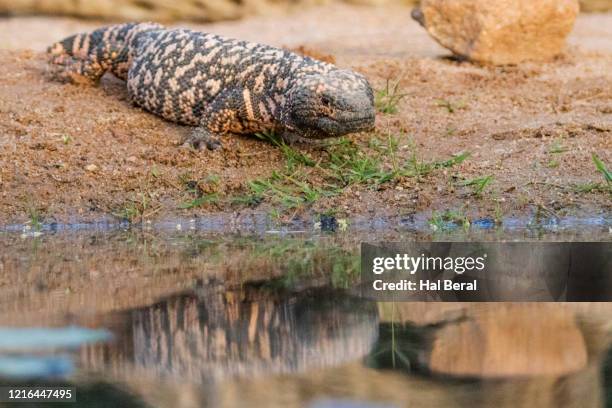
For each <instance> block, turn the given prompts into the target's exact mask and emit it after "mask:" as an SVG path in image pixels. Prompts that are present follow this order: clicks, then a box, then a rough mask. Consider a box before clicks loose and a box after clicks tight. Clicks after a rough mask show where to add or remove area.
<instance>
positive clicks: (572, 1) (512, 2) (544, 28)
mask: <svg viewBox="0 0 612 408" xmlns="http://www.w3.org/2000/svg"><path fill="white" fill-rule="evenodd" d="M578 11H579V5H578V0H496V1H491V0H423V1H422V2H421V5H420V7H419V8H415V9H414V10H413V12H412V17H413V18H414V19H415V20H417V21H419V23H421V25H423V26H424V27H425V29H427V31H428V32H429V34H430V35H431V36H432V37H433V38H434V39H435V40H436V41H437V42H439V43H440V44H441V45H442V46H444V47H446V48H448V49H449V50H451V51H452V52H453V53H455V54H456V55H458V56H461V57H465V58H468V59H470V60H473V61H478V62H484V63H492V64H495V65H506V64H518V63H520V62H523V61H527V60H531V61H546V60H550V59H551V58H553V57H554V56H556V55H558V54H559V53H560V52H561V51H562V49H563V46H564V44H565V38H566V37H567V35H568V34H569V33H570V31H571V30H572V27H573V25H574V21H575V19H576V16H577V14H578Z"/></svg>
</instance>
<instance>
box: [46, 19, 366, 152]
mask: <svg viewBox="0 0 612 408" xmlns="http://www.w3.org/2000/svg"><path fill="white" fill-rule="evenodd" d="M47 55H48V58H49V63H50V65H49V66H50V68H51V69H50V72H51V75H52V77H53V78H54V79H56V80H60V81H64V82H73V83H79V84H83V83H86V84H92V85H96V84H97V83H99V81H100V79H101V77H102V76H103V75H104V74H105V73H107V72H110V73H111V74H113V75H115V76H116V77H118V78H120V79H122V80H124V81H126V84H127V91H128V95H129V98H130V100H131V101H132V102H133V103H134V104H135V105H137V106H140V107H141V108H143V109H144V110H146V111H149V112H151V113H154V114H156V115H158V116H161V117H162V118H164V119H166V120H169V121H172V122H175V123H178V124H182V125H189V126H193V129H192V131H191V134H190V136H189V137H188V138H187V139H186V144H189V145H191V146H193V147H195V148H196V149H198V148H200V147H201V146H206V147H207V148H208V149H210V150H214V149H217V148H219V147H221V138H222V136H224V135H226V134H255V133H258V132H266V131H273V132H276V133H278V134H280V135H281V136H282V137H283V138H284V139H286V140H289V141H295V140H319V139H324V138H329V137H337V136H342V135H346V134H349V133H356V132H361V131H368V130H372V129H373V128H374V122H375V109H374V95H373V91H372V88H371V86H370V84H369V82H368V80H367V79H366V78H365V77H364V76H363V75H361V74H359V73H357V72H354V71H351V70H347V69H341V68H339V67H336V66H335V65H332V64H329V63H325V62H322V61H318V60H315V59H312V58H310V57H306V56H301V55H298V54H296V53H293V52H290V51H288V50H284V49H281V48H275V47H272V46H268V45H264V44H258V43H254V42H248V41H241V40H237V39H232V38H226V37H223V36H220V35H216V34H212V33H203V32H198V31H192V30H188V29H181V28H177V29H169V28H165V27H164V26H162V25H159V24H156V23H125V24H116V25H111V26H107V27H102V28H99V29H97V30H94V31H91V32H89V33H82V34H75V35H72V36H70V37H67V38H65V39H63V40H61V41H59V42H56V43H55V44H53V45H51V46H50V47H49V48H48V49H47Z"/></svg>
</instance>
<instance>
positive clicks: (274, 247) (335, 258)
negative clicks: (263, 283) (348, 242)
mask: <svg viewBox="0 0 612 408" xmlns="http://www.w3.org/2000/svg"><path fill="white" fill-rule="evenodd" d="M250 253H251V257H252V258H251V259H250V260H249V262H253V264H254V265H261V263H262V262H271V263H272V264H275V265H277V266H278V267H280V268H281V269H282V272H283V273H282V275H281V277H280V278H278V279H276V280H274V284H278V285H280V286H282V287H293V286H296V285H298V284H301V283H303V281H305V280H311V279H312V278H313V277H317V276H318V277H323V278H324V279H325V280H327V281H328V282H329V283H330V284H331V285H332V286H333V287H335V288H348V287H349V286H351V285H352V284H354V283H355V282H356V280H357V278H358V275H359V268H360V258H359V256H358V253H357V251H349V250H346V249H343V248H341V247H334V246H331V247H330V246H328V245H326V244H325V243H324V242H322V241H303V240H297V239H296V240H287V239H284V240H281V241H268V242H259V241H253V242H252V243H251V244H250Z"/></svg>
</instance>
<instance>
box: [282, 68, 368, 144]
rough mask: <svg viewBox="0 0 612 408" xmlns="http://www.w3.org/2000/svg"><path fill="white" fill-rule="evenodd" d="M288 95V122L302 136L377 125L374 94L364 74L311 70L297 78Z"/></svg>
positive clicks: (317, 136)
mask: <svg viewBox="0 0 612 408" xmlns="http://www.w3.org/2000/svg"><path fill="white" fill-rule="evenodd" d="M287 97H288V99H287V101H286V104H285V112H284V115H283V116H284V121H285V123H286V125H287V127H288V129H289V130H291V131H292V132H294V133H296V134H298V135H299V136H302V137H305V138H310V139H323V138H327V137H336V136H342V135H346V134H348V133H355V132H361V131H367V130H372V129H373V128H374V119H375V116H376V115H375V109H374V94H373V92H372V88H371V87H370V84H369V83H368V81H367V80H366V79H365V77H363V76H362V75H360V74H357V73H354V72H351V71H346V70H333V71H331V72H327V73H310V74H307V75H304V76H302V77H300V78H299V80H298V81H296V83H295V84H294V85H293V87H292V88H291V90H290V92H289V93H288V94H287Z"/></svg>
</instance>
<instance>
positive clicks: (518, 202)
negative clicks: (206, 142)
mask: <svg viewBox="0 0 612 408" xmlns="http://www.w3.org/2000/svg"><path fill="white" fill-rule="evenodd" d="M409 14H410V10H409V9H408V8H404V7H385V8H364V7H351V6H342V5H337V6H329V7H324V8H313V9H309V10H306V11H302V12H300V13H294V14H291V15H285V16H267V17H256V18H252V19H248V20H244V21H241V22H230V23H218V24H210V25H200V26H193V25H190V27H194V28H198V29H201V30H205V31H213V32H217V33H220V34H225V35H230V36H232V37H237V38H243V39H248V40H254V41H260V42H265V43H269V44H273V45H278V46H288V47H297V46H302V45H303V46H306V47H307V48H308V49H311V50H315V51H316V52H317V53H321V54H329V55H332V56H334V57H335V59H336V61H337V63H338V65H340V66H344V67H350V68H353V69H355V70H358V71H360V72H362V73H364V74H365V75H366V76H367V77H368V78H369V79H370V81H371V83H372V84H373V86H374V88H377V89H381V88H382V87H384V85H385V81H386V80H387V79H391V80H393V81H395V80H399V81H400V82H399V83H400V88H401V92H402V93H405V94H406V97H405V98H403V99H402V100H401V101H400V103H399V105H398V108H399V110H398V112H397V113H395V114H380V115H379V116H378V117H377V132H378V133H379V135H388V134H392V135H396V136H397V137H398V138H399V146H400V147H399V153H398V154H399V155H400V157H403V158H406V159H407V158H408V157H410V156H411V155H412V154H413V153H416V154H417V155H418V156H419V158H420V159H422V160H424V161H431V160H444V159H447V158H449V157H450V156H451V155H453V154H456V153H458V152H464V151H469V152H470V153H471V156H470V157H469V159H468V160H466V161H465V162H464V163H462V164H461V165H458V166H455V167H453V168H449V169H443V170H438V171H435V172H432V173H431V174H429V175H427V176H424V177H422V178H419V179H416V178H398V179H396V180H394V181H393V182H391V183H387V184H385V185H383V186H381V187H380V188H378V189H376V190H373V189H371V188H370V187H368V186H367V185H354V186H352V187H349V188H347V189H345V190H344V191H343V193H342V194H340V195H338V196H335V197H328V198H323V199H321V200H319V201H317V202H316V203H314V204H312V205H310V206H306V207H304V208H303V209H302V210H301V211H302V212H303V213H308V212H309V211H311V210H314V211H328V210H335V211H336V212H339V213H342V214H344V215H347V216H358V215H360V216H363V215H368V214H371V215H374V214H376V215H382V216H387V215H388V216H393V215H403V214H412V213H415V212H429V211H432V210H443V209H447V208H454V209H461V210H462V211H465V212H467V213H470V214H475V215H476V214H477V215H479V216H499V215H500V214H502V215H503V216H507V215H517V214H522V215H524V214H529V213H532V212H534V211H535V209H536V208H540V209H544V210H545V211H546V212H547V213H549V214H556V215H559V216H563V215H568V214H570V215H584V214H602V213H603V214H604V215H609V214H610V209H611V206H610V195H609V191H608V190H606V189H605V188H601V189H591V191H590V192H584V191H582V192H579V191H578V190H579V189H580V187H581V186H582V187H584V186H585V185H589V184H592V183H600V185H603V177H602V175H601V174H600V173H598V172H597V171H596V169H595V166H594V164H593V162H592V159H591V155H592V154H593V153H596V154H598V155H599V157H600V158H601V159H602V160H603V161H604V162H605V163H607V164H608V167H611V163H612V149H611V147H612V141H611V140H612V139H611V138H610V135H611V130H612V14H590V15H581V16H580V17H579V19H578V21H577V24H576V28H575V30H574V32H573V33H572V35H571V37H570V39H569V45H568V47H567V50H566V52H565V53H564V55H562V56H560V57H559V58H558V59H557V60H555V61H553V62H551V63H549V64H524V65H521V66H519V67H506V68H490V67H481V66H476V65H473V64H470V63H459V62H456V61H453V60H451V59H448V58H445V57H446V56H448V52H447V51H445V50H444V49H442V48H441V47H439V46H438V45H437V44H436V43H435V42H434V41H433V40H431V39H430V38H429V37H428V36H427V34H426V33H425V31H424V30H423V29H422V28H420V27H419V26H418V25H417V24H416V23H414V22H413V21H412V20H411V19H410V16H409ZM99 25H100V23H99V22H95V21H87V22H82V21H78V20H73V19H50V18H40V17H31V18H7V19H2V20H0V135H1V137H0V223H2V222H23V221H26V220H27V219H28V218H32V217H33V214H35V215H36V217H39V216H40V217H42V218H44V219H45V220H48V221H53V220H56V221H66V220H96V219H101V218H104V217H108V216H111V215H112V214H117V213H121V212H122V210H123V209H125V208H126V206H127V205H130V204H129V203H132V202H133V200H136V199H137V197H142V194H144V195H146V197H147V200H148V203H147V205H148V208H149V209H153V210H152V211H150V213H149V214H148V215H149V216H150V217H157V218H168V217H170V218H171V217H175V216H180V217H190V216H192V215H204V214H207V213H213V212H215V213H218V212H226V211H243V212H257V211H269V210H271V209H272V208H273V207H274V205H273V204H271V203H269V202H264V203H262V204H260V205H259V206H257V207H255V208H242V207H238V208H237V207H236V206H230V205H229V204H223V203H218V204H212V205H210V204H209V205H204V206H202V207H199V208H195V209H188V210H186V209H180V208H179V206H180V204H181V203H183V202H185V200H188V199H189V198H190V196H189V193H188V192H186V190H185V186H184V185H183V183H182V181H181V180H185V179H192V180H202V179H205V178H206V177H207V176H209V175H211V174H214V175H217V176H218V177H219V180H220V182H219V186H218V187H216V188H217V190H218V192H219V193H220V194H223V195H226V196H231V195H232V194H242V193H244V191H245V189H246V182H247V181H248V180H252V179H254V178H257V177H265V176H268V175H270V174H271V173H272V171H274V170H276V169H279V168H281V167H282V166H283V163H284V159H283V156H282V154H281V153H280V152H279V150H278V149H276V148H274V147H273V146H272V145H270V144H267V143H263V142H261V141H259V140H257V139H255V138H250V137H228V138H227V139H226V141H225V145H224V150H223V151H216V152H208V151H190V150H188V149H184V148H179V147H178V145H179V144H180V141H181V140H182V139H183V138H184V137H185V135H186V134H188V132H189V130H188V128H185V127H181V126H177V125H174V124H172V123H168V122H165V121H163V120H161V119H159V118H157V117H155V116H153V115H151V114H148V113H146V112H144V111H142V110H140V109H138V108H135V107H133V106H132V105H131V104H130V103H129V101H128V100H127V93H126V91H125V89H124V85H123V83H122V82H121V81H119V80H117V79H115V78H112V77H105V78H104V79H103V81H102V84H101V86H100V87H97V88H87V87H78V86H74V85H62V84H58V83H54V82H51V81H49V80H48V79H47V77H46V75H45V68H46V65H45V60H44V56H43V54H42V50H44V48H45V47H46V46H47V45H48V44H49V43H51V42H53V41H55V40H57V39H61V38H63V37H64V36H67V35H69V34H72V33H74V32H77V31H83V30H89V29H91V28H94V27H97V26H99ZM16 33H19V35H17V34H16ZM440 100H444V101H447V102H449V103H450V104H451V105H452V106H454V107H455V109H453V112H451V111H450V109H447V108H445V107H443V106H439V105H440ZM371 136H372V135H366V134H360V135H353V136H350V139H352V140H354V141H355V142H356V143H357V144H358V145H359V146H364V148H366V147H367V145H368V140H369V139H370V138H371ZM409 146H413V147H411V148H408V147H409ZM300 149H302V150H303V151H306V152H308V153H309V154H311V155H312V157H313V158H315V159H319V158H320V157H322V156H323V155H324V153H323V152H322V151H321V149H320V148H317V147H300ZM414 149H416V150H414ZM264 159H265V160H264ZM484 176H492V177H493V178H492V181H491V183H490V184H489V185H487V187H486V190H485V191H484V192H483V194H481V195H480V196H474V195H473V194H470V192H471V191H472V189H471V188H468V187H461V186H460V183H458V182H457V181H461V180H469V179H473V178H479V177H484ZM583 190H584V189H583ZM293 214H295V213H293Z"/></svg>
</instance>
